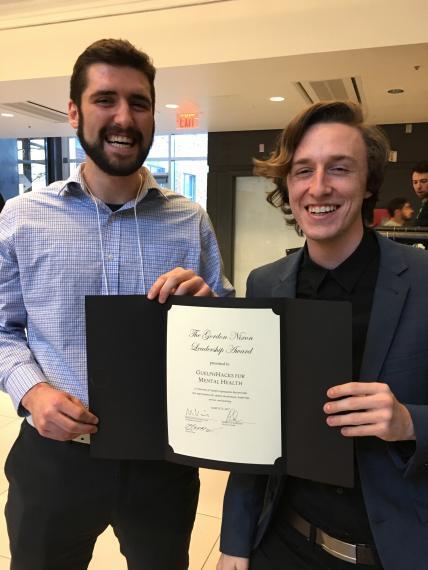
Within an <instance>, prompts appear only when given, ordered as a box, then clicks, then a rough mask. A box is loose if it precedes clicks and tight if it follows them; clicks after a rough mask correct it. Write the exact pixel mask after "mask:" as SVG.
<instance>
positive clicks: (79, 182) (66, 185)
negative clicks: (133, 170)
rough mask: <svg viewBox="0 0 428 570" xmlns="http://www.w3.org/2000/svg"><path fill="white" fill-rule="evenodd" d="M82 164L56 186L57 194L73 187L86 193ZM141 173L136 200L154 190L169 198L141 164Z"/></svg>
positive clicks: (159, 194)
mask: <svg viewBox="0 0 428 570" xmlns="http://www.w3.org/2000/svg"><path fill="white" fill-rule="evenodd" d="M83 165H84V163H82V164H79V166H78V167H77V169H76V170H75V172H73V174H71V175H70V176H69V177H68V178H67V180H64V181H63V182H62V184H60V186H59V188H58V195H60V194H62V193H63V192H70V191H73V190H74V189H78V190H79V191H80V192H84V193H85V194H87V192H86V190H85V187H84V182H83V177H82V167H83ZM141 173H142V175H143V176H144V182H143V188H142V190H141V194H140V198H139V199H138V202H141V200H144V198H146V197H147V195H148V194H149V192H151V191H154V192H155V193H156V194H157V195H158V196H159V197H161V198H165V200H168V199H169V198H168V196H167V194H166V193H165V192H164V191H163V190H162V188H161V187H160V186H159V184H158V183H157V182H156V180H155V178H154V176H153V174H152V173H151V172H150V170H148V169H147V168H146V167H145V166H142V167H141Z"/></svg>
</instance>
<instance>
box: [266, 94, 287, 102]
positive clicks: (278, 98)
mask: <svg viewBox="0 0 428 570" xmlns="http://www.w3.org/2000/svg"><path fill="white" fill-rule="evenodd" d="M284 100H285V97H281V96H279V95H278V96H275V97H269V101H275V102H279V101H284Z"/></svg>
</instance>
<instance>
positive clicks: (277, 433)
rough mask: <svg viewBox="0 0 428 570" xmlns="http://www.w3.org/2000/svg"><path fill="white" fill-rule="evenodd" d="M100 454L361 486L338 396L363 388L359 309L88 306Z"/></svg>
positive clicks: (235, 304)
mask: <svg viewBox="0 0 428 570" xmlns="http://www.w3.org/2000/svg"><path fill="white" fill-rule="evenodd" d="M86 330H87V360H88V385H89V404H90V409H91V411H93V412H94V413H95V414H96V415H97V416H98V417H99V419H100V423H99V429H98V432H97V434H95V435H93V436H91V455H92V456H93V457H95V458H109V459H140V460H159V459H165V460H168V461H173V462H177V463H184V464H189V465H194V466H202V467H208V468H215V469H225V470H233V471H241V472H249V473H268V472H270V471H273V470H275V471H279V472H286V473H288V474H290V475H294V476H298V477H303V478H307V479H311V480H315V481H320V482H325V483H331V484H335V485H342V486H352V485H353V443H352V440H351V439H348V438H344V437H343V436H341V435H340V432H339V431H338V430H336V429H332V428H329V427H328V426H327V424H326V421H325V414H324V412H323V410H322V406H323V403H324V402H325V401H326V399H327V397H326V391H327V389H328V388H329V387H330V386H334V385H336V384H342V383H344V382H347V381H348V380H349V379H350V378H351V370H352V354H351V345H352V343H351V308H350V305H349V304H348V303H343V302H329V301H307V300H300V299H218V298H216V299H208V298H206V299H204V298H196V297H173V298H171V299H170V301H169V302H168V303H167V304H165V305H161V304H159V303H158V302H157V301H149V300H148V299H147V298H146V297H144V296H100V297H98V296H97V297H87V298H86Z"/></svg>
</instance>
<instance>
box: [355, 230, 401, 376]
mask: <svg viewBox="0 0 428 570" xmlns="http://www.w3.org/2000/svg"><path fill="white" fill-rule="evenodd" d="M378 241H379V246H380V266H379V275H378V280H377V284H376V289H375V293H374V297H373V305H372V311H371V316H370V322H369V327H368V331H367V338H366V346H365V350H364V355H363V362H362V365H361V378H362V379H364V380H367V381H370V380H375V379H377V378H378V376H379V373H380V371H381V368H382V365H383V363H384V361H385V358H386V355H387V354H388V350H389V347H390V346H391V342H392V340H393V338H394V335H395V331H396V328H397V326H398V322H399V320H400V316H401V313H402V310H403V307H404V303H405V301H406V297H407V294H408V290H409V283H408V282H407V279H406V278H405V275H404V274H405V273H406V271H407V264H406V263H405V261H404V259H403V256H402V255H401V252H400V251H399V249H398V248H397V247H396V245H395V244H394V243H392V242H390V241H389V240H388V239H387V238H382V237H381V236H378Z"/></svg>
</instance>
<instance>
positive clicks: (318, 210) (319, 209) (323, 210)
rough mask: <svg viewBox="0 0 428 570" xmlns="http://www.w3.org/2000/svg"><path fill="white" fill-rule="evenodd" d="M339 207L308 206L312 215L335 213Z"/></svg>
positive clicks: (330, 205) (332, 205)
mask: <svg viewBox="0 0 428 570" xmlns="http://www.w3.org/2000/svg"><path fill="white" fill-rule="evenodd" d="M338 207H339V206H337V205H335V204H325V205H324V206H306V209H307V211H308V212H309V213H310V214H329V213H331V212H335V211H336V210H337V208H338Z"/></svg>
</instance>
